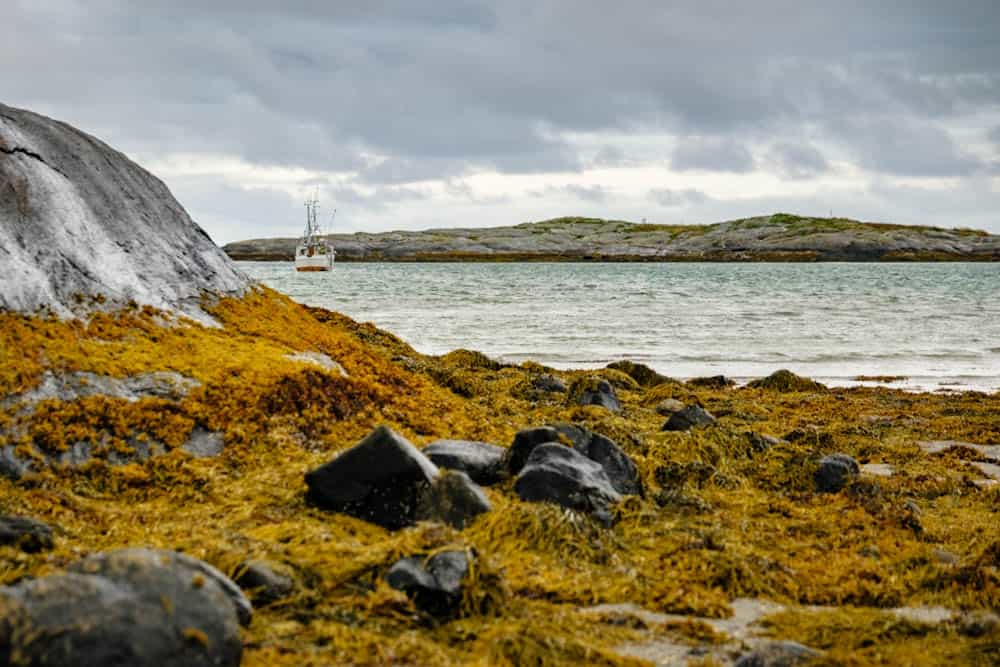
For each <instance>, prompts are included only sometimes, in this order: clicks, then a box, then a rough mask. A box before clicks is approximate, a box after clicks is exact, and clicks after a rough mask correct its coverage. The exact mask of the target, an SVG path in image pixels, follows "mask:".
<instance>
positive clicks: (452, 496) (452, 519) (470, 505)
mask: <svg viewBox="0 0 1000 667" xmlns="http://www.w3.org/2000/svg"><path fill="white" fill-rule="evenodd" d="M491 509H493V507H492V506H491V505H490V501H489V499H488V498H487V497H486V494H485V493H483V490H482V489H481V488H479V486H478V485H477V484H476V483H475V482H473V481H472V480H471V479H469V476H468V475H466V474H465V473H464V472H461V471H458V470H442V471H441V472H440V473H439V474H438V476H437V477H436V478H435V479H434V481H433V482H431V484H430V485H429V486H428V487H427V488H426V489H425V490H424V491H423V493H422V494H421V498H420V503H419V505H418V506H417V519H418V520H419V521H440V522H442V523H446V524H448V525H449V526H452V527H453V528H458V529H459V530H461V529H462V528H465V526H466V525H468V524H469V523H471V522H472V520H473V519H475V518H476V517H477V516H479V515H480V514H484V513H485V512H489V511H490V510H491Z"/></svg>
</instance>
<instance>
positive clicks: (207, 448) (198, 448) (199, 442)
mask: <svg viewBox="0 0 1000 667" xmlns="http://www.w3.org/2000/svg"><path fill="white" fill-rule="evenodd" d="M224 446H225V443H224V442H223V440H222V434H221V433H217V432H215V431H208V430H206V429H203V428H201V427H200V426H199V427H195V428H194V429H193V430H192V431H191V435H189V436H188V439H187V441H186V442H185V443H184V444H183V445H181V449H183V450H184V451H185V452H187V453H188V454H190V455H191V456H194V457H197V458H209V457H212V456H218V455H219V454H221V453H222V449H223V447H224Z"/></svg>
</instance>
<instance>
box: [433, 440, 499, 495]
mask: <svg viewBox="0 0 1000 667" xmlns="http://www.w3.org/2000/svg"><path fill="white" fill-rule="evenodd" d="M504 451H506V450H504V448H503V447H500V446H498V445H491V444H489V443H487V442H475V441H472V440H437V441H435V442H432V443H431V444H429V445H427V446H426V447H425V448H424V450H423V452H424V456H426V457H427V458H429V459H430V460H431V462H432V463H433V464H434V465H436V466H438V467H439V468H448V469H449V470H460V471H461V472H464V473H465V474H467V475H468V476H469V477H470V478H471V479H472V481H473V482H475V483H476V484H482V485H483V486H489V485H491V484H496V483H497V482H499V481H500V480H501V479H502V478H503V475H502V474H501V473H502V472H503V456H504Z"/></svg>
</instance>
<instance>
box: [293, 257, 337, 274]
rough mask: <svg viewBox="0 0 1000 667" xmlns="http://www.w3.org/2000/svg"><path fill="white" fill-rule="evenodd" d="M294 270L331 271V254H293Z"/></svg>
mask: <svg viewBox="0 0 1000 667" xmlns="http://www.w3.org/2000/svg"><path fill="white" fill-rule="evenodd" d="M295 270H296V271H332V270H333V254H332V253H331V254H326V255H313V256H312V257H309V256H305V255H296V256H295Z"/></svg>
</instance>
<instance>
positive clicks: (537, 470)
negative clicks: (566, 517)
mask: <svg viewBox="0 0 1000 667" xmlns="http://www.w3.org/2000/svg"><path fill="white" fill-rule="evenodd" d="M514 490H515V491H516V492H517V494H518V495H519V496H520V497H521V499H522V500H527V501H530V502H552V503H556V504H558V505H562V506H563V507H567V508H569V509H573V510H577V511H581V512H587V513H590V514H593V515H594V516H595V517H597V518H598V519H599V520H600V521H602V522H603V523H604V524H605V525H610V524H611V522H612V517H611V509H610V508H611V505H612V504H613V503H616V502H618V501H619V500H620V499H621V496H620V495H619V493H618V492H617V491H616V490H615V488H614V486H613V485H612V484H611V480H610V479H608V476H607V474H606V473H605V472H604V468H602V467H601V465H600V464H599V463H597V462H596V461H592V460H590V459H589V458H587V457H586V456H584V455H583V454H581V453H579V452H578V451H576V450H575V449H572V448H571V447H566V446H565V445H560V444H556V443H546V444H542V445H539V446H537V447H535V449H534V450H532V452H531V455H530V456H529V457H528V461H527V462H526V463H525V465H524V469H523V470H521V474H520V475H518V478H517V481H516V482H515V483H514Z"/></svg>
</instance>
